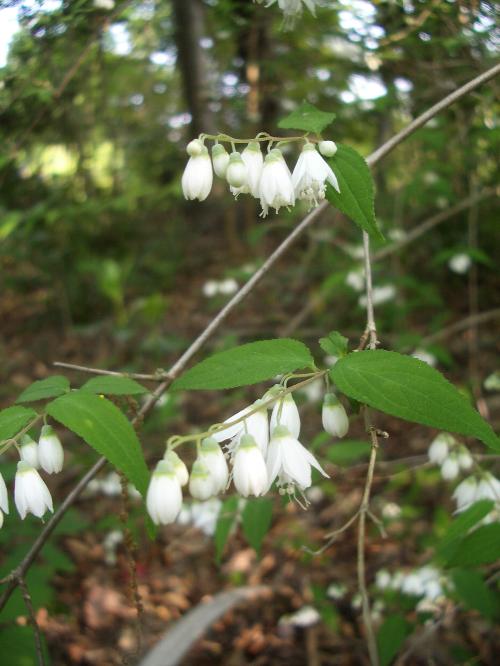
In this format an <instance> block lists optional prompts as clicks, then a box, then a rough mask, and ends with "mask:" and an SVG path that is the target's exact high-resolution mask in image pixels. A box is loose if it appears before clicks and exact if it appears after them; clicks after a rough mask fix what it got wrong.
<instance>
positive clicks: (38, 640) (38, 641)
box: [18, 576, 45, 666]
mask: <svg viewBox="0 0 500 666" xmlns="http://www.w3.org/2000/svg"><path fill="white" fill-rule="evenodd" d="M18 584H19V587H20V588H21V592H22V593H23V599H24V603H25V604H26V609H27V611H28V618H29V621H30V624H31V626H32V627H33V634H34V636H35V650H36V660H37V662H38V666H45V659H44V658H43V648H42V637H41V635H40V627H39V626H38V622H37V621H36V617H35V611H34V609H33V601H32V599H31V594H30V591H29V590H28V585H27V584H26V581H25V580H24V578H23V577H22V576H21V577H20V578H19V581H18Z"/></svg>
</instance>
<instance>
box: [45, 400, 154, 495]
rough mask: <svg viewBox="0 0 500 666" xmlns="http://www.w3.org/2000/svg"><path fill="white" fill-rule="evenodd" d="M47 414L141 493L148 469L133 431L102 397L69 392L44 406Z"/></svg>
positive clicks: (122, 416)
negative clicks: (107, 461)
mask: <svg viewBox="0 0 500 666" xmlns="http://www.w3.org/2000/svg"><path fill="white" fill-rule="evenodd" d="M47 413H48V414H49V415H50V416H52V417H53V418H55V419H56V421H59V422H60V423H62V424H63V425H64V426H66V428H68V429H69V430H72V431H73V432H75V433H76V434H77V435H79V436H80V437H81V438H82V439H83V440H85V441H86V442H87V444H89V445H90V446H91V447H92V448H93V449H95V450H96V451H97V452H98V453H100V454H101V455H103V456H105V457H106V458H107V459H108V460H109V462H110V463H112V464H113V465H114V466H115V467H116V468H117V469H119V470H120V471H122V472H123V473H124V474H125V476H126V477H127V478H128V479H129V481H130V482H131V483H133V484H134V485H135V487H136V488H137V490H138V491H139V492H140V493H141V494H142V495H143V496H144V495H145V494H146V490H147V487H148V482H149V472H148V468H147V467H146V463H145V462H144V458H143V455H142V451H141V446H140V444H139V440H138V439H137V435H136V433H135V430H134V429H133V427H132V426H131V424H130V422H129V421H128V420H127V419H126V418H125V416H124V415H123V414H122V412H121V411H120V410H119V409H118V407H115V405H113V403H112V402H110V401H109V400H107V399H106V398H101V397H98V396H96V395H93V394H92V393H86V392H84V391H72V392H71V393H67V394H66V395H63V396H61V397H60V398H57V399H56V400H54V401H53V402H51V403H49V404H48V405H47Z"/></svg>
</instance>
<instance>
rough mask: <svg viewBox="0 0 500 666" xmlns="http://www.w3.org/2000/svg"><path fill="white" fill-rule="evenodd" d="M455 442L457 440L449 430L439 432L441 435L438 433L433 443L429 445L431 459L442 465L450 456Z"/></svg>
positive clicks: (428, 453)
mask: <svg viewBox="0 0 500 666" xmlns="http://www.w3.org/2000/svg"><path fill="white" fill-rule="evenodd" d="M455 444H456V441H455V438H454V437H453V436H452V435H450V434H449V433H447V432H441V433H439V435H437V437H435V438H434V439H433V440H432V442H431V445H430V446H429V450H428V452H427V455H428V456H429V460H430V461H431V462H432V463H435V464H437V465H441V464H442V463H443V462H444V461H445V460H446V458H447V457H448V453H449V451H450V447H451V446H454V445H455Z"/></svg>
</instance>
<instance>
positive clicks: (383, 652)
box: [377, 615, 411, 666]
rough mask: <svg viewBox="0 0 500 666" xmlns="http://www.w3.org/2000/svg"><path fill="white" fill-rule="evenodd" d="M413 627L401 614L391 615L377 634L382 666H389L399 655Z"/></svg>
mask: <svg viewBox="0 0 500 666" xmlns="http://www.w3.org/2000/svg"><path fill="white" fill-rule="evenodd" d="M410 630H411V627H410V625H409V624H408V622H407V621H406V620H405V619H404V617H402V616H401V615H390V616H389V617H388V618H387V619H386V620H384V622H383V624H382V626H381V627H380V629H379V630H378V634H377V646H378V654H379V659H380V666H388V665H389V664H390V663H391V661H392V660H393V659H394V657H395V656H396V655H397V653H398V651H399V649H400V647H401V645H402V644H403V641H404V640H405V638H406V637H407V636H408V634H409V633H410Z"/></svg>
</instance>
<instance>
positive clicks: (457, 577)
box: [452, 569, 499, 620]
mask: <svg viewBox="0 0 500 666" xmlns="http://www.w3.org/2000/svg"><path fill="white" fill-rule="evenodd" d="M452 580H453V586H454V590H455V593H456V595H457V596H458V598H459V599H460V600H461V601H462V603H463V604H464V605H465V607H466V608H473V609H475V610H477V611H479V612H480V613H481V614H482V615H484V617H486V618H488V620H493V619H494V618H495V617H496V616H498V611H499V603H498V598H497V596H496V595H495V593H494V592H492V590H490V589H489V588H488V586H487V585H486V583H485V582H484V578H483V577H482V576H481V574H480V573H479V572H478V571H473V570H471V569H467V570H464V569H458V570H457V571H454V572H453V574H452Z"/></svg>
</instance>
